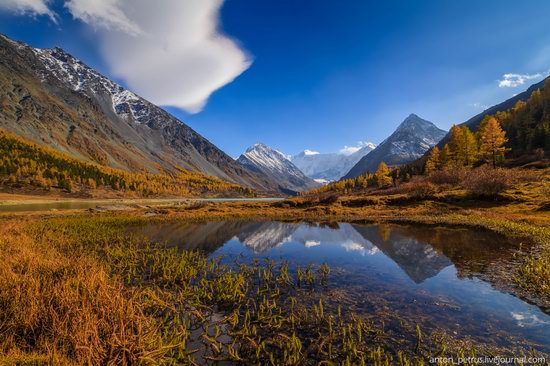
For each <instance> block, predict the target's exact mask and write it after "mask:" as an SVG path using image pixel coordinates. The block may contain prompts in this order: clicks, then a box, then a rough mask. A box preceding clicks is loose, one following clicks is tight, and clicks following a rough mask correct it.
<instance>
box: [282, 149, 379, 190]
mask: <svg viewBox="0 0 550 366" xmlns="http://www.w3.org/2000/svg"><path fill="white" fill-rule="evenodd" d="M374 148H376V145H375V144H373V143H370V142H369V143H367V144H366V145H365V146H363V147H362V148H361V149H359V150H358V151H356V152H354V153H352V154H349V155H346V154H342V153H324V154H322V153H318V152H315V151H310V150H304V151H303V152H301V153H300V154H298V155H294V156H293V157H292V158H291V159H290V160H291V161H292V163H293V164H294V165H296V166H297V167H298V169H300V170H301V171H302V172H303V173H304V174H305V175H306V176H308V177H310V178H312V179H315V180H317V181H327V182H330V181H335V180H338V179H340V178H342V177H343V176H344V175H345V174H346V173H347V172H349V170H350V169H351V168H352V167H353V166H354V165H355V164H357V162H358V161H359V160H361V158H362V157H363V156H365V155H367V154H368V153H369V152H371V151H372V150H374Z"/></svg>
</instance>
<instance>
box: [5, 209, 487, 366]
mask: <svg viewBox="0 0 550 366" xmlns="http://www.w3.org/2000/svg"><path fill="white" fill-rule="evenodd" d="M145 220H155V219H153V218H149V219H147V218H143V217H122V216H105V215H99V216H95V215H94V216H81V217H72V218H57V219H50V220H45V221H35V222H33V221H31V222H29V223H26V224H22V223H15V222H7V223H6V224H5V225H3V226H2V228H1V229H0V230H1V231H2V232H1V234H2V235H0V254H1V255H2V257H3V258H5V262H4V265H3V266H2V267H1V268H0V306H1V310H2V311H0V324H1V327H0V363H2V362H7V363H25V362H27V363H40V362H42V363H53V364H86V363H88V364H134V363H144V364H149V363H151V364H157V363H159V364H160V363H162V364H205V363H206V364H215V363H216V362H218V361H228V362H232V363H234V364H254V365H255V364H259V365H309V364H311V365H314V364H324V365H331V364H334V365H362V364H376V365H386V364H397V365H415V364H417V365H420V364H427V362H428V357H430V356H434V355H438V356H451V355H454V356H455V357H459V356H464V355H472V356H474V355H476V354H478V353H479V352H487V350H485V349H483V347H482V346H480V345H478V346H476V347H475V348H474V347H472V346H467V345H466V344H463V343H457V342H454V341H453V339H452V338H449V337H446V336H443V335H437V334H428V333H424V331H423V329H422V325H421V324H416V323H414V320H412V321H411V320H406V319H404V320H403V321H405V322H408V324H410V325H408V326H406V327H405V329H408V331H407V332H406V334H402V335H401V336H400V337H398V338H394V335H391V334H389V333H387V331H386V330H385V327H384V323H383V322H382V321H381V322H376V321H372V320H368V321H367V320H365V319H363V318H362V317H361V316H360V315H357V314H353V312H351V311H350V310H349V309H346V308H344V307H342V306H341V303H340V302H339V301H338V299H339V292H338V290H337V289H332V288H331V276H332V274H331V269H330V267H328V266H327V265H324V264H322V265H318V266H307V267H302V268H292V267H291V266H289V264H288V263H287V262H284V261H282V262H274V261H265V262H259V261H254V262H252V263H248V264H246V263H239V262H235V263H233V264H223V263H222V262H221V261H220V259H219V258H214V259H207V258H206V257H205V255H204V254H202V253H200V252H196V251H178V250H177V249H176V248H165V247H163V246H162V245H153V244H151V243H149V242H147V241H144V239H142V238H137V237H131V236H128V235H124V233H123V231H122V229H121V228H123V227H124V226H127V225H135V224H140V223H143V222H144V221H145Z"/></svg>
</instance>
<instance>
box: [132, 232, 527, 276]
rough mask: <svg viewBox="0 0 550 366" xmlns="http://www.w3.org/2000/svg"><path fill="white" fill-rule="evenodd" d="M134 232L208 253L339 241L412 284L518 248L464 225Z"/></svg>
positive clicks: (472, 267)
mask: <svg viewBox="0 0 550 366" xmlns="http://www.w3.org/2000/svg"><path fill="white" fill-rule="evenodd" d="M132 232H134V233H136V234H138V235H142V236H146V237H148V238H149V239H151V240H153V241H155V242H165V243H166V244H167V245H168V246H177V247H179V248H182V249H185V250H201V251H203V252H205V253H207V254H212V253H214V252H215V251H216V250H217V249H219V248H220V247H222V246H223V245H224V244H225V243H227V242H229V241H231V240H238V241H239V242H240V243H242V244H243V245H244V246H245V247H246V248H248V249H249V250H250V251H251V252H252V253H253V254H255V255H261V254H265V253H268V252H269V251H270V250H273V249H274V248H277V247H280V246H283V245H284V244H285V243H300V244H302V245H304V247H306V248H311V247H316V246H320V245H321V244H323V245H339V246H340V247H342V249H344V250H345V251H347V252H355V253H357V254H360V255H373V254H376V253H377V252H382V253H383V254H384V255H385V256H387V257H389V258H391V259H392V260H393V261H394V262H395V263H396V264H397V265H398V266H399V267H400V268H401V269H402V270H403V271H404V273H406V274H407V276H408V277H409V278H410V279H411V280H412V281H414V282H415V283H422V282H424V281H425V280H426V279H428V278H431V277H434V276H436V275H437V274H438V273H439V272H440V271H441V270H443V269H444V268H446V267H448V266H452V265H453V264H454V265H455V267H457V270H458V273H459V276H460V275H461V272H462V270H467V271H466V272H468V273H470V272H472V271H478V272H481V271H483V269H484V268H486V267H487V266H491V265H497V263H498V262H499V261H502V260H503V259H504V260H505V259H506V258H508V259H510V258H511V256H512V254H513V250H514V248H516V247H517V246H518V243H514V242H512V241H510V240H508V239H507V238H505V237H504V236H500V235H496V234H494V233H491V232H484V231H476V233H475V238H473V239H472V236H473V234H472V231H471V230H468V229H459V228H454V229H450V228H441V227H425V226H412V225H385V224H381V225H360V224H348V223H324V224H323V223H321V224H315V223H299V224H297V223H286V222H273V221H268V222H261V221H214V222H205V223H167V224H148V225H145V226H143V227H141V228H138V229H136V228H133V229H132Z"/></svg>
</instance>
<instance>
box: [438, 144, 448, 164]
mask: <svg viewBox="0 0 550 366" xmlns="http://www.w3.org/2000/svg"><path fill="white" fill-rule="evenodd" d="M450 155H451V152H450V149H449V144H445V146H443V149H441V152H440V153H439V165H440V167H441V168H445V167H447V166H449V156H450Z"/></svg>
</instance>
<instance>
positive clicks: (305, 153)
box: [304, 149, 320, 155]
mask: <svg viewBox="0 0 550 366" xmlns="http://www.w3.org/2000/svg"><path fill="white" fill-rule="evenodd" d="M319 154H320V153H319V151H313V150H308V149H305V150H304V155H319Z"/></svg>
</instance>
